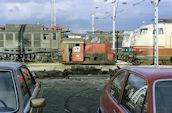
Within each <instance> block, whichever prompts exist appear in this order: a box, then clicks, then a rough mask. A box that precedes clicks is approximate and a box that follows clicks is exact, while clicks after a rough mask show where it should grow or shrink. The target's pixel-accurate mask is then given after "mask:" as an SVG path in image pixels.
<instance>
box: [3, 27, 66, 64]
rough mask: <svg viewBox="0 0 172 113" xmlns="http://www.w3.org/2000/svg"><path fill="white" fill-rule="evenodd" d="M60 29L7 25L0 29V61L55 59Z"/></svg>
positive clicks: (61, 36) (61, 31)
mask: <svg viewBox="0 0 172 113" xmlns="http://www.w3.org/2000/svg"><path fill="white" fill-rule="evenodd" d="M62 29H63V28H62V27H58V26H55V27H46V26H42V25H41V24H21V25H16V24H7V25H6V26H5V27H3V26H1V27H0V60H10V61H36V62H44V61H45V62H47V61H52V60H55V59H57V58H58V57H57V56H58V50H59V48H60V40H61V39H62V38H63V37H64V33H65V32H66V31H64V30H62Z"/></svg>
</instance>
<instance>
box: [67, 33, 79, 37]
mask: <svg viewBox="0 0 172 113" xmlns="http://www.w3.org/2000/svg"><path fill="white" fill-rule="evenodd" d="M68 38H81V34H77V33H70V34H69V35H68Z"/></svg>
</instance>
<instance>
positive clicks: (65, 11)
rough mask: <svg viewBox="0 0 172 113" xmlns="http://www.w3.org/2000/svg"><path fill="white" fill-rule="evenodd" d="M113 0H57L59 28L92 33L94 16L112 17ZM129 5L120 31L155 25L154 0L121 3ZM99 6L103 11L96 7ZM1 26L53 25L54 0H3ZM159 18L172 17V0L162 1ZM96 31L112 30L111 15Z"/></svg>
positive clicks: (123, 9)
mask: <svg viewBox="0 0 172 113" xmlns="http://www.w3.org/2000/svg"><path fill="white" fill-rule="evenodd" d="M111 1H112V0H108V2H104V0H56V5H55V6H56V16H57V17H56V19H57V20H56V21H57V24H58V25H62V26H70V28H71V30H72V31H73V32H79V31H80V29H83V30H91V13H92V12H96V17H99V18H102V17H105V16H107V14H105V12H109V13H110V14H112V4H111ZM120 1H121V2H122V1H126V2H127V4H126V5H123V4H119V7H118V11H117V12H118V13H117V20H116V28H117V29H118V30H134V29H136V28H137V27H139V26H141V25H143V24H150V23H153V21H152V19H153V18H154V7H153V5H152V4H151V3H150V0H145V2H142V3H140V4H139V5H136V6H133V4H137V3H138V2H139V1H141V0H120ZM95 7H99V8H97V9H96V8H95ZM0 14H1V16H0V25H5V24H36V23H38V22H39V23H41V24H44V25H48V26H49V25H50V0H0ZM159 18H172V0H161V2H160V4H159ZM95 29H98V30H105V31H110V30H112V19H111V16H109V17H107V18H105V19H97V20H96V22H95Z"/></svg>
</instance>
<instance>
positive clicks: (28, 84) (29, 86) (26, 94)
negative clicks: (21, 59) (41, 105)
mask: <svg viewBox="0 0 172 113" xmlns="http://www.w3.org/2000/svg"><path fill="white" fill-rule="evenodd" d="M17 76H18V80H19V84H20V88H21V92H22V98H23V108H24V113H27V112H29V110H30V101H31V99H33V98H39V97H40V86H39V85H40V84H39V83H36V82H35V80H34V78H33V76H32V75H31V73H30V71H29V70H28V69H27V67H25V66H24V67H20V68H19V69H18V71H17ZM37 111H38V109H33V113H35V112H37Z"/></svg>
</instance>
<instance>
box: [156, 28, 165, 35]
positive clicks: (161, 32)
mask: <svg viewBox="0 0 172 113" xmlns="http://www.w3.org/2000/svg"><path fill="white" fill-rule="evenodd" d="M153 34H155V31H154V30H153ZM158 34H159V35H163V34H164V29H163V28H158Z"/></svg>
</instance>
